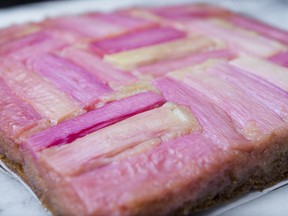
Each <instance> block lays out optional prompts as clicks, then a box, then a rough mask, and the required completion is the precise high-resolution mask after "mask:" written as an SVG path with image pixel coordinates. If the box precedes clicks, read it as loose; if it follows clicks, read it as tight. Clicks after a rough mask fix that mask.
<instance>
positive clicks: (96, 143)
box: [40, 104, 198, 174]
mask: <svg viewBox="0 0 288 216" xmlns="http://www.w3.org/2000/svg"><path fill="white" fill-rule="evenodd" d="M195 130H198V123H197V122H196V121H195V119H194V118H193V116H191V115H190V114H189V113H188V112H187V111H185V110H182V109H181V108H178V107H177V106H175V105H172V104H167V105H164V106H162V107H160V108H156V109H153V110H150V111H146V112H142V113H139V114H137V115H134V116H132V117H130V118H127V119H125V120H123V121H120V122H118V123H116V124H113V125H110V126H108V127H105V128H103V129H101V130H98V131H96V132H94V133H91V134H89V135H86V136H84V137H82V138H79V139H77V140H75V141H74V142H72V143H71V144H69V145H64V146H60V147H57V146H56V147H53V148H50V149H47V150H44V151H42V152H41V156H40V157H41V158H42V160H46V162H47V163H48V164H49V166H50V167H51V168H52V169H54V170H55V171H57V172H60V173H62V174H65V173H66V174H74V173H80V172H83V171H85V170H86V169H87V168H88V169H91V167H94V166H97V165H98V159H101V158H106V157H108V158H109V157H113V156H115V155H117V154H119V153H121V152H123V151H125V150H127V149H130V148H133V147H135V146H139V145H141V144H142V143H143V144H144V143H147V142H148V141H150V140H154V142H157V143H158V144H160V143H161V142H162V141H167V140H171V139H174V138H177V137H179V136H181V135H184V134H189V133H191V132H193V131H195ZM157 143H156V144H157ZM154 144H155V143H154ZM94 164H95V165H94Z"/></svg>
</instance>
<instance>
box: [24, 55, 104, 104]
mask: <svg viewBox="0 0 288 216" xmlns="http://www.w3.org/2000/svg"><path fill="white" fill-rule="evenodd" d="M27 64H28V66H29V68H30V69H31V70H33V71H35V72H37V73H39V74H40V75H42V76H44V77H45V78H46V79H48V80H49V81H51V82H52V83H53V84H54V85H56V86H57V87H58V88H59V89H61V90H62V91H64V92H65V93H67V94H68V95H70V96H72V97H73V98H74V99H75V101H77V102H79V103H80V104H81V105H83V106H84V107H85V108H88V109H89V108H90V107H92V106H93V105H94V104H95V103H96V102H97V100H98V98H99V96H101V95H102V94H104V93H107V92H109V91H110V88H109V87H108V86H106V85H104V84H103V83H101V82H100V81H98V80H97V79H96V78H95V77H94V76H93V75H92V74H90V73H89V72H87V71H86V70H85V69H83V68H81V67H79V66H77V65H75V64H73V63H72V62H70V61H68V60H66V59H64V58H62V57H58V56H56V55H52V54H47V55H43V56H41V58H37V59H35V58H34V59H30V60H29V62H28V63H27Z"/></svg>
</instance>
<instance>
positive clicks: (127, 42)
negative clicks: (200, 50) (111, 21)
mask: <svg viewBox="0 0 288 216" xmlns="http://www.w3.org/2000/svg"><path fill="white" fill-rule="evenodd" d="M185 36H186V33H184V32H182V31H179V30H177V29H174V28H171V27H156V28H150V29H145V30H143V31H136V32H132V33H128V34H124V35H121V36H118V37H114V38H108V39H104V40H100V41H95V42H92V43H91V47H92V49H93V50H94V51H96V52H97V53H100V54H113V53H118V52H122V51H126V50H131V49H136V48H140V47H144V46H150V45H154V44H159V43H164V42H167V41H171V40H175V39H180V38H184V37H185Z"/></svg>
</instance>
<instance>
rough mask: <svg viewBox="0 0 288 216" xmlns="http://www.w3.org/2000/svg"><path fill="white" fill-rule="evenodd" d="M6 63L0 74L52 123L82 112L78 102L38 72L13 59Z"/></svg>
mask: <svg viewBox="0 0 288 216" xmlns="http://www.w3.org/2000/svg"><path fill="white" fill-rule="evenodd" d="M3 65H4V64H3ZM5 65H6V67H1V71H0V74H1V72H2V74H1V75H2V77H3V78H4V79H5V81H6V82H7V84H8V85H9V87H10V88H11V89H12V90H13V91H14V92H15V93H16V94H17V95H19V96H20V97H21V98H23V99H24V100H25V101H26V102H27V103H29V104H30V105H31V106H32V107H34V109H35V110H37V112H38V113H40V114H41V116H42V117H44V118H47V119H49V120H50V121H51V123H52V124H57V123H59V122H60V121H63V120H64V119H66V118H69V117H72V116H74V115H76V114H79V112H81V111H80V106H79V105H78V104H77V103H74V102H73V101H72V100H71V99H70V98H69V97H68V96H67V95H65V94H64V93H63V92H61V91H59V90H58V89H57V88H55V87H54V86H53V85H51V84H50V83H48V82H46V81H45V80H43V79H42V78H41V77H40V76H38V75H37V74H35V73H32V72H30V71H28V70H27V69H26V68H24V67H23V66H21V65H16V64H15V63H14V62H11V61H10V62H8V61H7V62H6V63H5Z"/></svg>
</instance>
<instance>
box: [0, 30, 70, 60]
mask: <svg viewBox="0 0 288 216" xmlns="http://www.w3.org/2000/svg"><path fill="white" fill-rule="evenodd" d="M65 45H66V43H65V42H63V41H61V40H56V39H54V38H52V37H51V36H50V35H49V34H48V33H47V32H44V31H42V32H36V33H34V34H30V35H27V36H25V37H22V38H19V39H16V40H13V41H11V42H8V43H5V44H4V45H1V47H0V56H4V55H10V56H12V57H13V58H15V59H17V60H25V59H27V58H28V57H32V56H36V57H38V56H39V55H41V54H43V53H46V52H49V51H53V50H57V49H60V48H62V47H64V46H65Z"/></svg>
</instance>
